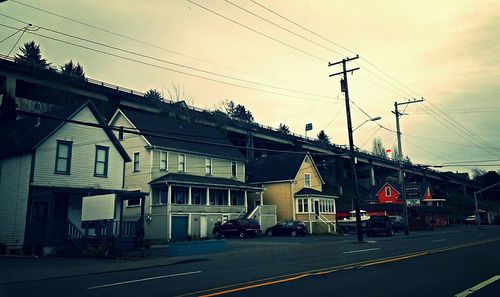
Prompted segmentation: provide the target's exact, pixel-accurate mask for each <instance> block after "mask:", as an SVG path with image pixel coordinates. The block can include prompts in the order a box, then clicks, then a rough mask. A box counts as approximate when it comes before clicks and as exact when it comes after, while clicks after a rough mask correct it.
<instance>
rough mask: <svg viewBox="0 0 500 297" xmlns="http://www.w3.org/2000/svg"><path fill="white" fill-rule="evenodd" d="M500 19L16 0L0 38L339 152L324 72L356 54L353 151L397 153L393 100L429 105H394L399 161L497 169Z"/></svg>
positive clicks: (371, 7)
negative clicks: (239, 113) (229, 103)
mask: <svg viewBox="0 0 500 297" xmlns="http://www.w3.org/2000/svg"><path fill="white" fill-rule="evenodd" d="M499 15H500V2H499V1H461V0H450V1H446V0H442V1H337V0H331V1H327V0H316V1H306V0H296V1H277V0H253V1H252V0H248V1H242V0H227V1H226V0H212V1H204V0H169V1H162V0H151V1H141V2H137V1H125V0H109V1H96V0H88V1H62V0H61V1H59V0H52V1H38V0H32V1H26V0H15V1H7V2H3V3H0V40H3V39H4V38H6V37H8V36H10V35H12V34H14V33H15V32H16V31H18V32H17V34H15V35H13V36H12V37H10V38H7V39H5V40H3V41H1V42H0V54H3V55H8V54H9V52H10V55H11V56H13V55H14V54H16V53H19V46H21V45H22V44H23V43H24V42H28V41H31V40H35V41H36V42H37V43H38V44H40V48H41V50H42V55H43V57H44V58H46V59H47V60H48V61H49V62H51V63H52V66H61V65H63V64H64V63H66V62H68V61H69V60H70V59H71V60H73V61H74V62H78V63H80V64H81V65H82V66H83V67H84V69H85V73H86V76H87V77H90V78H93V79H97V80H101V81H104V82H107V83H111V84H115V85H119V86H122V87H125V88H129V89H133V90H137V91H141V92H146V91H147V90H149V89H157V90H159V91H160V92H162V93H163V94H164V96H165V97H168V94H169V91H170V92H172V91H173V90H174V88H177V89H180V90H181V91H182V93H183V94H184V98H185V100H186V101H187V103H188V104H190V105H193V106H196V107H199V108H206V109H214V108H217V107H220V106H221V104H222V102H223V101H224V100H233V101H234V102H236V103H237V104H242V105H244V106H245V107H246V108H247V109H248V110H250V111H251V112H252V114H253V116H254V118H255V121H256V122H257V123H259V124H262V125H266V126H271V127H275V128H277V127H279V125H280V124H285V125H287V126H288V127H289V128H290V130H291V131H292V132H293V133H296V134H300V135H304V134H305V131H304V127H305V125H306V123H312V124H313V130H312V131H308V132H307V136H309V137H311V138H315V137H316V135H317V134H318V133H319V131H321V130H324V131H325V132H326V134H327V135H328V136H329V137H330V138H331V141H332V142H333V143H335V144H339V145H346V144H348V138H347V123H346V111H345V101H344V94H343V93H342V92H341V91H340V76H334V77H329V74H332V73H336V72H340V71H342V68H341V65H337V66H332V67H328V64H329V62H332V63H333V62H337V61H340V60H342V59H344V58H348V57H354V56H356V55H359V58H358V59H356V60H352V61H350V62H348V63H347V67H348V69H351V68H356V67H359V68H360V69H359V70H356V71H354V72H352V73H351V74H349V75H348V83H349V94H350V98H351V99H352V106H351V109H352V123H353V124H352V125H353V127H355V128H356V127H358V126H359V125H361V126H360V127H359V128H357V129H356V130H355V131H354V143H355V145H356V146H357V147H359V148H361V149H364V150H368V151H371V149H372V141H373V138H375V137H378V138H380V139H381V140H382V143H383V145H384V146H385V147H386V148H387V149H390V148H392V147H394V146H395V145H396V134H395V133H394V130H396V123H395V116H394V114H393V113H392V111H393V110H394V102H405V101H408V100H414V99H421V98H423V99H424V102H419V103H412V104H408V105H407V106H406V107H405V105H401V106H399V108H400V111H401V110H404V115H403V116H402V117H401V119H400V121H401V131H402V146H403V153H404V155H408V156H409V157H410V159H411V160H412V161H413V162H414V163H419V164H425V165H445V166H444V167H443V168H439V169H438V170H441V171H453V172H455V171H459V172H464V171H469V172H470V170H471V169H472V168H480V169H482V170H500V120H499V118H498V114H499V113H500V54H499V53H500V18H499V17H498V16H499ZM26 23H30V24H32V26H31V27H30V28H29V29H27V30H25V31H24V34H22V32H23V30H20V29H22V28H23V27H24V26H25V25H26ZM61 33H62V34H61ZM35 34H38V35H35ZM40 35H43V36H40ZM74 37H77V38H79V39H77V38H74ZM55 39H58V40H60V41H56V40H55ZM61 41H62V42H61ZM69 43H72V44H69ZM85 47H86V48H85ZM374 117H381V120H379V121H376V122H371V121H367V122H366V120H367V119H369V118H374Z"/></svg>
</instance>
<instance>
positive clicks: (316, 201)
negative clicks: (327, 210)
mask: <svg viewBox="0 0 500 297" xmlns="http://www.w3.org/2000/svg"><path fill="white" fill-rule="evenodd" d="M314 214H315V215H316V217H319V201H318V200H314Z"/></svg>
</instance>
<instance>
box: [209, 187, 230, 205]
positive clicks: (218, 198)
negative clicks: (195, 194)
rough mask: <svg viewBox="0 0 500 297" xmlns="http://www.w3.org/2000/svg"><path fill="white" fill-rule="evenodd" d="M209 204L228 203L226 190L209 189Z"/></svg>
mask: <svg viewBox="0 0 500 297" xmlns="http://www.w3.org/2000/svg"><path fill="white" fill-rule="evenodd" d="M210 205H228V200H227V190H216V189H213V190H212V189H210Z"/></svg>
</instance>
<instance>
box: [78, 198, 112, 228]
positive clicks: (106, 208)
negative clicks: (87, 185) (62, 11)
mask: <svg viewBox="0 0 500 297" xmlns="http://www.w3.org/2000/svg"><path fill="white" fill-rule="evenodd" d="M115 200H116V195H115V194H107V195H96V196H85V197H83V199H82V222H84V221H98V220H112V219H114V218H115Z"/></svg>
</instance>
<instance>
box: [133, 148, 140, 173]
mask: <svg viewBox="0 0 500 297" xmlns="http://www.w3.org/2000/svg"><path fill="white" fill-rule="evenodd" d="M136 154H137V159H136V158H135V156H136ZM132 161H133V162H132V172H139V171H141V152H134V153H133V160H132ZM136 162H137V170H136V168H135V164H136Z"/></svg>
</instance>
